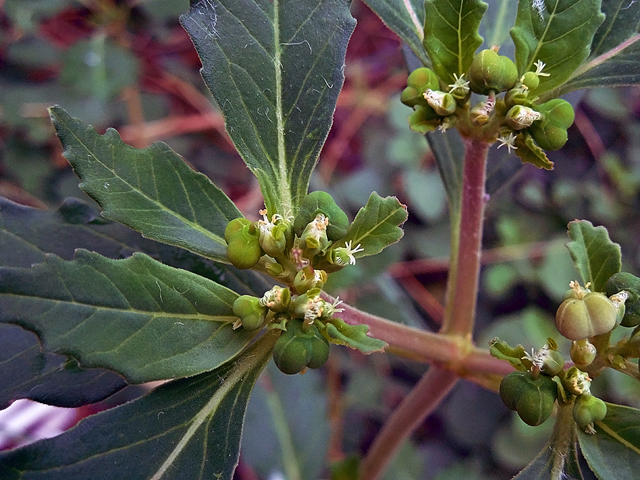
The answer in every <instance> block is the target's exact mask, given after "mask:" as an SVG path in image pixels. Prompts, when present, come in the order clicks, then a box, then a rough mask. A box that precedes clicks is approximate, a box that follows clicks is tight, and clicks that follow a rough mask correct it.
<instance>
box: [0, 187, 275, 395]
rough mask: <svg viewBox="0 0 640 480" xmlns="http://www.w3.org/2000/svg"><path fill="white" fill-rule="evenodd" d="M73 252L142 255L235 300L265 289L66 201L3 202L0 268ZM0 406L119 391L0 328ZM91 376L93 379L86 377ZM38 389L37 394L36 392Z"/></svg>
mask: <svg viewBox="0 0 640 480" xmlns="http://www.w3.org/2000/svg"><path fill="white" fill-rule="evenodd" d="M76 248H86V249H90V250H93V251H96V252H98V253H101V254H102V255H105V256H108V257H111V258H121V257H128V256H131V255H132V254H133V253H134V252H135V251H143V252H145V253H147V254H149V255H151V256H153V257H155V258H157V259H159V260H162V261H163V262H164V263H166V264H168V265H171V266H174V267H177V268H182V269H184V270H188V271H191V272H194V273H197V274H199V275H201V276H204V277H206V278H209V279H210V280H213V281H215V282H216V283H219V284H221V285H224V286H226V287H228V288H230V289H232V290H234V291H235V292H237V293H240V294H253V295H262V294H263V293H264V292H265V291H266V290H268V289H269V288H270V284H269V283H267V282H266V281H265V279H264V278H262V277H261V276H259V275H258V274H256V273H255V272H252V271H248V270H244V271H242V270H237V269H235V268H233V267H230V266H228V265H220V264H216V263H214V262H212V261H211V260H208V259H206V258H203V257H201V256H199V255H195V254H193V253H191V252H189V251H187V250H183V249H181V248H177V247H172V246H170V245H165V244H162V243H158V242H154V241H152V240H147V239H144V238H142V236H141V235H140V234H139V233H137V232H135V231H133V230H131V229H129V228H127V227H125V226H123V225H121V224H119V223H113V222H109V221H105V220H104V219H102V218H101V217H100V214H99V211H98V210H96V209H95V208H93V207H92V206H90V205H88V204H86V203H84V202H82V201H80V200H78V199H75V198H69V199H67V200H66V201H65V203H64V204H63V205H62V206H61V207H60V208H59V210H57V211H48V210H38V209H35V208H30V207H26V206H23V205H18V204H16V203H13V202H11V201H9V200H6V199H4V198H2V197H0V266H8V267H24V268H26V267H29V266H31V265H32V264H34V263H40V262H44V260H45V255H46V254H47V253H55V254H56V255H58V256H60V257H62V258H64V259H66V260H70V259H72V258H73V255H74V252H75V249H76ZM0 329H1V332H2V333H1V334H0V344H2V345H4V347H2V346H0V365H2V371H3V374H2V375H0V405H5V406H6V404H7V403H8V402H10V401H12V400H15V399H17V398H31V399H33V400H37V401H39V402H42V403H48V404H52V405H57V406H63V407H71V406H78V405H82V404H86V403H93V402H96V401H99V400H100V399H101V398H103V397H105V396H107V395H109V394H111V393H113V392H114V391H115V389H117V388H120V386H122V385H124V381H123V379H122V377H120V376H119V375H117V374H115V373H112V372H111V373H107V372H106V371H104V370H102V369H88V370H85V369H81V368H79V367H77V366H75V362H74V361H73V360H69V359H68V358H66V357H63V356H61V355H55V354H50V353H43V352H42V350H41V347H40V342H39V341H38V338H37V337H36V336H35V335H34V334H33V333H30V332H26V331H24V330H23V329H22V328H21V327H19V326H17V325H8V324H5V325H0ZM92 378H95V379H96V381H95V382H94V381H92V380H91V379H92ZM35 385H38V387H37V388H33V389H32V387H34V386H35Z"/></svg>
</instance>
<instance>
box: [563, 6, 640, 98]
mask: <svg viewBox="0 0 640 480" xmlns="http://www.w3.org/2000/svg"><path fill="white" fill-rule="evenodd" d="M602 12H603V13H604V14H605V15H606V18H605V21H604V22H603V23H602V25H600V28H598V30H597V31H596V34H595V36H594V38H593V43H592V45H591V54H590V55H589V59H588V61H587V62H585V63H584V64H582V65H581V66H580V67H579V68H578V69H577V70H576V71H575V72H574V73H573V75H572V76H571V78H570V79H569V81H567V83H565V84H564V85H562V86H560V87H559V89H557V91H554V92H553V93H554V95H555V96H559V95H562V94H563V93H566V92H570V91H572V90H579V89H581V88H593V87H601V86H620V85H632V84H637V83H640V31H639V30H640V3H638V2H630V1H629V0H607V1H605V2H603V4H602Z"/></svg>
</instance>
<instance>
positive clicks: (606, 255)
mask: <svg viewBox="0 0 640 480" xmlns="http://www.w3.org/2000/svg"><path fill="white" fill-rule="evenodd" d="M569 237H570V238H571V240H572V241H571V242H569V243H567V248H568V249H569V253H570V254H571V258H572V259H573V263H574V265H575V266H576V270H578V272H579V273H580V276H581V277H582V282H583V283H584V284H586V283H587V282H591V286H590V287H589V288H590V289H591V290H592V291H596V292H604V290H605V288H604V286H605V283H607V280H609V277H610V276H611V275H613V274H614V273H618V272H619V271H620V269H621V268H622V254H621V252H620V245H618V244H617V243H613V242H612V241H611V240H610V239H609V232H607V229H606V228H604V227H602V226H600V227H594V226H593V224H592V223H591V222H588V221H586V220H574V221H573V222H570V223H569Z"/></svg>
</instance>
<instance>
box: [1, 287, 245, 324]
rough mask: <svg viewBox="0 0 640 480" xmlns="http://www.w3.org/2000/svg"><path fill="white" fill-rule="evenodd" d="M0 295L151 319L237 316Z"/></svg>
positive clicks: (228, 318) (229, 318) (228, 320)
mask: <svg viewBox="0 0 640 480" xmlns="http://www.w3.org/2000/svg"><path fill="white" fill-rule="evenodd" d="M0 296H2V297H17V298H21V299H24V298H27V299H32V300H35V301H46V302H53V303H56V304H64V305H67V304H70V305H77V306H80V307H86V308H93V309H95V310H100V311H102V310H104V311H115V312H122V313H133V314H136V315H144V316H150V317H152V318H153V319H157V318H175V319H184V320H206V321H212V322H217V323H232V322H234V321H235V320H236V319H237V317H236V316H234V315H207V314H204V313H170V312H150V311H148V310H140V309H137V308H119V307H108V306H104V305H92V304H90V303H81V302H76V301H74V300H60V299H55V298H46V297H35V296H33V295H23V294H18V293H5V292H0ZM218 319H225V320H218Z"/></svg>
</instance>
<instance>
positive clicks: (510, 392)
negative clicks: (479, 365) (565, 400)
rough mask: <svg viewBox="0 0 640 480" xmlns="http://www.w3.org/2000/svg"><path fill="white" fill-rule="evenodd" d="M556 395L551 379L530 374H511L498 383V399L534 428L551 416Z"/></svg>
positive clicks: (555, 388)
mask: <svg viewBox="0 0 640 480" xmlns="http://www.w3.org/2000/svg"><path fill="white" fill-rule="evenodd" d="M557 394H558V390H557V386H556V384H555V382H554V381H553V380H552V379H551V377H549V376H547V375H539V376H538V377H537V378H533V376H532V375H531V373H530V372H512V373H510V374H508V375H506V376H505V377H504V378H503V379H502V382H500V397H501V398H502V401H503V402H504V404H505V405H506V406H507V408H509V409H510V410H515V411H516V412H517V413H518V416H519V417H520V418H521V419H522V421H523V422H525V423H526V424H527V425H531V426H532V427H535V426H536V425H540V424H541V423H543V422H544V421H545V420H546V419H547V418H549V417H550V416H551V413H552V411H553V405H554V402H555V401H556V397H557Z"/></svg>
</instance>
